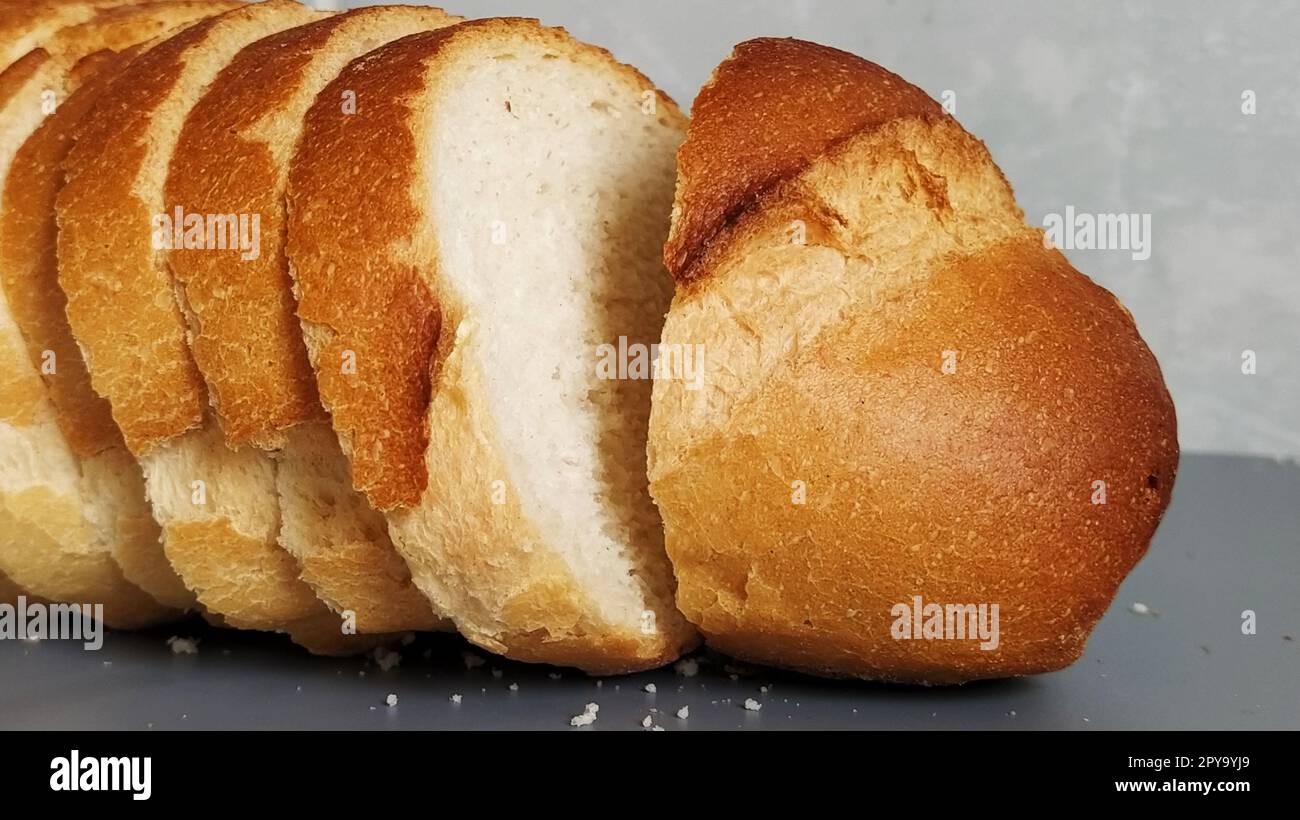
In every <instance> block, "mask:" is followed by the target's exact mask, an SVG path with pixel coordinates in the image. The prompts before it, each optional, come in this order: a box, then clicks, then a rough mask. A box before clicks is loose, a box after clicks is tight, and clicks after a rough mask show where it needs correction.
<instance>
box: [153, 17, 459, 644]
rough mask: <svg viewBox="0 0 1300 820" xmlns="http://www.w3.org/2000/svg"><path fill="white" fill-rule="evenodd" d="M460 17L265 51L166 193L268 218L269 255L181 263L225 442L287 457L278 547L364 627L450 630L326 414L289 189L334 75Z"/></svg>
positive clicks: (206, 255)
mask: <svg viewBox="0 0 1300 820" xmlns="http://www.w3.org/2000/svg"><path fill="white" fill-rule="evenodd" d="M457 19H458V18H454V17H451V16H449V15H447V14H445V13H443V12H442V11H440V10H438V9H430V8H418V7H411V6H390V7H372V8H365V9H359V10H357V11H353V12H350V13H347V14H341V15H337V16H335V17H331V18H328V19H325V20H321V21H318V22H315V23H312V24H310V25H306V26H300V27H298V28H294V29H290V30H288V31H285V32H281V33H279V34H276V35H273V36H271V37H267V38H265V39H263V40H261V41H259V42H257V43H254V44H253V45H251V46H249V47H248V48H246V49H244V50H243V51H241V52H240V53H239V54H238V55H237V56H236V57H235V59H234V60H233V61H232V62H231V64H230V65H229V66H227V67H226V68H225V69H223V70H222V72H221V74H220V75H219V76H218V77H217V78H216V80H215V81H214V82H213V83H212V85H211V86H210V87H209V89H208V91H207V93H206V94H205V95H204V97H203V98H202V99H201V100H199V102H198V103H197V104H196V105H195V106H194V109H193V110H192V111H191V112H190V114H189V116H188V117H187V118H186V121H185V126H184V128H183V129H182V131H181V135H180V140H179V143H178V147H177V150H176V152H175V154H174V158H173V160H172V165H171V171H170V173H169V176H168V180H167V186H166V197H165V201H166V202H167V204H168V206H169V207H171V208H175V207H181V208H182V209H183V211H184V212H186V213H199V214H232V215H237V214H257V215H258V218H259V220H260V226H261V242H260V248H259V254H258V255H257V256H256V258H252V259H242V258H241V255H240V253H239V251H237V250H235V251H231V252H227V253H213V252H211V251H207V250H185V249H173V250H172V251H171V252H170V253H169V255H168V261H169V264H170V267H171V271H172V274H173V276H174V277H175V279H176V281H177V282H178V283H179V284H180V285H181V286H182V288H181V289H180V291H179V292H180V293H181V294H182V296H183V297H184V301H185V309H184V313H185V315H186V316H187V317H188V318H189V323H190V337H189V338H190V340H191V344H190V348H191V350H192V351H193V353H194V359H195V362H196V363H197V365H198V368H199V370H200V372H201V373H202V374H203V377H204V379H205V381H206V383H207V385H208V388H209V391H210V394H211V397H212V405H213V408H214V410H215V413H216V415H217V417H218V419H219V421H220V425H221V429H222V431H223V432H224V433H225V436H226V440H227V442H228V443H229V444H230V445H231V446H235V447H238V446H242V445H247V444H252V445H254V446H256V447H260V448H263V449H268V450H278V451H280V452H279V454H278V456H277V459H278V467H277V470H276V484H277V487H278V490H279V498H280V512H281V516H282V519H283V523H282V527H281V530H280V534H279V536H280V543H281V544H282V545H283V546H284V547H285V549H287V550H288V551H289V552H290V553H292V554H293V556H294V557H296V558H297V559H298V561H299V562H300V563H301V565H302V571H303V572H302V574H303V578H304V579H305V580H306V581H307V582H308V583H309V584H310V585H311V587H312V588H313V589H314V590H315V591H316V593H317V595H318V596H319V597H320V598H321V599H322V600H323V601H325V602H326V603H327V604H329V606H330V607H331V608H332V609H334V610H335V611H338V612H345V611H350V612H353V613H355V614H356V619H357V627H358V629H359V631H361V632H388V631H401V630H407V629H433V628H436V627H440V626H443V625H445V622H444V621H443V620H442V619H440V618H439V617H437V616H436V615H435V613H434V611H433V609H432V607H431V606H430V604H429V602H428V601H427V600H426V599H425V598H424V596H423V595H422V594H421V593H420V591H419V590H418V589H417V588H416V587H415V585H414V584H413V583H412V582H411V577H410V572H409V571H408V570H407V569H406V565H405V563H404V562H403V561H402V559H401V558H400V557H399V556H398V555H397V553H396V552H395V551H394V549H393V545H392V542H391V541H390V540H389V537H388V531H387V526H386V525H385V523H384V519H383V516H381V515H380V514H379V513H377V512H375V511H374V510H373V509H371V508H369V506H368V504H367V503H366V501H365V499H364V497H362V496H361V495H360V494H359V493H357V492H356V491H354V490H353V489H352V485H351V475H350V473H349V471H348V465H347V461H346V460H345V458H344V457H343V453H342V451H341V450H340V449H339V445H338V442H337V439H336V438H335V436H334V433H333V430H332V429H331V428H330V426H329V418H328V416H327V414H326V413H325V411H324V408H323V407H322V406H321V403H320V397H319V396H318V395H317V391H316V382H315V377H314V375H313V374H312V371H311V365H310V364H309V363H308V360H307V350H306V348H305V347H304V344H303V340H302V331H301V328H300V326H299V323H298V317H297V315H296V314H295V302H294V298H293V293H292V291H291V283H290V280H289V273H288V268H287V262H286V260H285V257H284V250H283V244H282V237H283V234H284V188H285V182H286V178H287V176H288V169H289V161H290V160H291V159H292V157H293V151H294V148H295V146H296V145H297V143H298V139H299V136H300V134H301V129H302V119H303V115H304V114H305V113H306V111H307V108H308V106H310V105H311V103H312V101H313V100H315V98H316V95H317V94H318V93H319V92H320V90H321V88H323V87H324V85H325V84H326V83H327V82H328V81H329V80H331V79H333V78H334V77H335V76H336V75H337V74H338V73H339V71H340V70H341V69H342V68H343V67H344V66H345V65H347V64H348V63H349V62H351V61H352V60H353V59H354V58H356V57H359V56H361V55H362V54H364V53H366V52H368V51H371V50H372V49H374V48H376V47H377V46H379V45H382V44H383V43H385V42H388V41H391V40H395V39H398V38H400V37H404V36H406V35H409V34H413V33H416V32H419V31H425V30H430V29H437V28H440V27H442V26H446V25H449V24H451V23H453V22H456V20H457ZM346 103H347V101H346V100H345V99H342V98H340V99H339V100H336V104H337V105H339V106H343V105H345V104H346ZM366 103H367V101H364V100H363V101H360V104H361V105H362V106H364V105H365V104H366Z"/></svg>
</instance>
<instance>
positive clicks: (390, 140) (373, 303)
mask: <svg viewBox="0 0 1300 820" xmlns="http://www.w3.org/2000/svg"><path fill="white" fill-rule="evenodd" d="M461 25H465V24H463V23H462V24H461ZM458 28H459V26H453V27H451V28H449V29H444V30H443V31H440V32H433V33H430V34H421V35H415V36H413V37H409V38H407V39H405V40H403V41H401V42H398V43H390V44H389V45H387V46H385V47H383V48H381V49H379V50H377V51H376V52H372V53H371V54H370V55H367V56H366V57H364V58H362V60H360V61H358V62H356V63H353V64H352V65H351V66H349V67H348V68H347V69H345V70H344V72H343V73H342V74H340V75H339V77H338V78H336V79H335V80H334V81H332V82H331V83H330V84H329V85H328V86H326V87H325V89H324V90H323V91H322V92H321V93H320V95H319V96H318V97H317V102H316V104H315V105H313V106H312V107H311V109H310V110H309V111H308V112H307V116H306V118H305V120H304V126H303V135H302V140H301V141H300V143H299V146H298V152H297V154H296V155H295V158H294V161H293V165H292V167H291V169H290V172H289V183H288V189H287V192H286V202H287V208H288V236H287V241H286V245H285V247H286V253H287V255H288V258H289V264H290V266H291V271H292V273H293V277H294V282H295V284H296V287H297V291H298V316H299V317H300V318H301V320H302V321H303V322H304V323H307V324H308V325H311V326H315V327H318V328H321V329H322V333H323V334H324V337H325V338H324V344H323V345H322V346H321V347H320V348H319V349H318V350H314V351H313V365H314V367H315V371H316V378H317V381H318V384H319V386H320V394H321V397H322V399H324V401H325V405H326V406H327V407H328V408H329V410H330V413H331V415H332V418H333V423H334V429H335V431H336V432H337V433H338V434H339V438H340V440H341V441H342V442H343V445H344V451H345V452H346V453H347V454H348V457H349V460H350V461H351V463H352V481H353V484H354V486H355V487H356V488H357V489H358V490H359V491H361V492H364V493H365V494H366V495H367V497H368V498H369V499H370V502H371V503H372V504H373V505H374V506H375V507H376V508H377V509H381V510H387V509H392V508H394V507H397V506H409V505H411V504H414V503H416V502H417V501H419V498H420V493H421V491H422V490H423V489H424V485H425V482H426V475H425V467H424V448H425V445H426V442H427V441H428V433H427V431H426V430H425V429H424V428H425V420H424V410H425V408H426V406H427V405H428V401H429V388H430V379H429V376H430V369H431V367H432V363H433V351H434V345H435V343H436V341H437V338H438V329H439V318H440V317H439V314H438V306H437V304H436V302H435V301H434V297H433V294H432V293H430V292H429V289H428V287H427V286H426V285H425V284H424V282H423V281H422V279H421V277H420V273H419V269H420V266H421V265H422V264H424V261H423V257H426V256H427V255H429V251H430V250H431V249H426V248H414V247H412V246H411V240H412V236H411V233H410V232H411V231H412V230H414V229H415V227H416V226H418V225H419V224H420V222H421V212H420V206H419V204H418V203H416V202H413V201H412V198H411V190H412V180H413V175H414V174H415V172H416V164H417V161H418V160H417V154H416V146H415V137H414V129H412V128H410V127H409V125H408V122H409V120H410V118H411V117H412V116H413V113H412V111H411V110H410V108H409V107H408V105H407V100H408V99H410V98H413V97H415V96H416V95H417V94H418V93H419V92H420V90H421V89H422V87H423V85H424V81H425V79H424V72H423V68H422V66H423V64H424V62H425V61H426V60H427V59H429V57H430V55H431V53H432V51H433V50H434V49H435V48H436V45H435V44H436V43H440V42H442V41H443V40H444V39H445V38H446V37H448V36H450V35H449V33H450V32H454V31H455V30H456V29H458ZM358 65H365V66H367V70H357V68H356V67H357V66H358ZM345 90H347V91H351V92H353V93H355V95H356V100H357V113H356V115H354V116H345V115H341V113H340V110H339V103H338V101H339V100H340V99H342V95H343V92H344V91H345ZM357 145H369V146H382V150H370V151H361V152H358V151H356V150H355V146H357ZM339 214H347V215H348V218H347V219H339V218H338V215H339ZM376 248H388V249H390V250H388V251H387V252H386V253H384V252H380V253H375V252H374V249H376ZM353 362H355V369H352V368H350V367H345V364H348V365H350V364H352V363H353Z"/></svg>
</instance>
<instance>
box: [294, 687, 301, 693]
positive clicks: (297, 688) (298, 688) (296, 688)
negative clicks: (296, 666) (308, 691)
mask: <svg viewBox="0 0 1300 820" xmlns="http://www.w3.org/2000/svg"><path fill="white" fill-rule="evenodd" d="M294 691H297V692H301V691H302V687H301V686H298V687H295V689H294Z"/></svg>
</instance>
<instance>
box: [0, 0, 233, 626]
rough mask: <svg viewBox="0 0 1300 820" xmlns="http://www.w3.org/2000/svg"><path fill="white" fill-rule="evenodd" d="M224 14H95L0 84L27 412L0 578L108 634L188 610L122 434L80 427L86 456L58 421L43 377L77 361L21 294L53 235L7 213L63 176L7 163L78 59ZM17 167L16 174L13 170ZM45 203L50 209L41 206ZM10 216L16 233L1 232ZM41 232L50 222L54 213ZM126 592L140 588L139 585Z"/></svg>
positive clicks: (11, 272) (13, 458) (53, 168)
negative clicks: (74, 611) (70, 608)
mask: <svg viewBox="0 0 1300 820" xmlns="http://www.w3.org/2000/svg"><path fill="white" fill-rule="evenodd" d="M221 5H222V4H216V5H215V6H214V4H205V3H198V2H176V3H147V4H141V5H138V6H132V7H129V8H121V9H114V10H109V11H105V12H100V13H99V14H97V15H96V16H94V17H93V18H92V19H91V20H90V22H86V23H82V24H79V25H76V26H71V27H67V28H64V29H61V30H59V31H57V32H55V33H54V34H52V35H51V36H50V37H49V38H48V39H47V41H46V44H45V45H46V47H44V48H39V49H36V50H34V51H32V52H30V53H29V54H27V55H25V56H24V57H23V58H21V59H20V60H19V61H18V62H17V63H15V64H14V65H12V66H10V68H9V69H7V70H6V71H5V72H4V74H3V76H0V120H2V123H3V124H0V191H7V192H9V193H10V194H11V195H10V196H8V197H6V198H4V199H2V200H0V226H6V225H8V229H7V230H6V231H5V232H4V233H3V234H0V282H3V288H2V289H0V322H3V324H4V325H5V326H6V335H7V338H6V343H5V347H4V350H5V354H6V356H9V357H11V358H7V359H6V360H5V361H6V369H9V370H11V371H12V374H11V378H12V380H13V381H14V382H18V381H22V382H23V383H24V384H23V386H22V387H18V386H17V384H13V385H12V387H11V389H12V390H13V391H14V392H12V393H9V392H8V390H7V391H6V395H5V396H4V399H5V400H9V399H12V398H15V397H17V396H19V395H21V396H22V397H23V399H22V402H23V405H24V407H25V410H24V411H23V412H22V413H21V414H16V415H10V416H9V417H8V419H7V422H8V423H7V424H6V425H5V426H4V431H3V437H4V438H5V445H6V446H5V451H6V453H5V458H4V460H3V477H2V478H0V505H3V507H4V508H5V510H4V516H5V520H6V521H7V522H8V524H9V526H6V527H5V528H4V530H5V531H4V533H3V534H2V535H0V567H3V568H4V569H5V570H6V572H8V573H9V574H10V576H11V577H12V578H13V579H14V580H15V581H18V582H20V583H21V584H22V585H23V586H24V587H26V588H27V589H28V590H29V591H31V592H34V593H38V594H40V595H42V596H43V597H46V598H50V599H53V600H69V601H78V602H85V601H90V602H102V603H104V604H105V619H106V621H108V622H109V623H110V624H114V625H121V626H126V625H134V624H139V623H144V622H148V621H152V620H156V619H159V618H164V617H171V615H172V614H173V613H171V612H170V611H169V610H168V609H167V608H168V607H170V608H176V609H184V608H186V607H188V606H189V605H190V604H192V602H193V599H192V598H191V597H189V596H188V595H187V594H186V591H185V590H184V588H183V587H181V585H180V584H179V582H178V580H177V579H176V578H175V577H174V574H172V573H171V572H170V569H169V568H168V565H167V564H166V562H165V561H163V560H162V556H161V553H160V550H159V549H158V547H157V538H158V530H157V527H156V526H155V525H153V522H152V520H151V518H150V516H149V514H148V509H147V507H146V506H145V504H144V497H143V484H142V482H141V479H140V475H139V470H138V468H137V467H136V465H135V463H134V461H132V460H131V459H130V457H129V456H128V455H127V454H126V453H125V451H124V450H122V449H121V448H120V446H117V447H116V449H114V448H115V446H116V445H117V444H119V443H120V437H118V438H117V439H114V438H113V433H114V432H115V431H114V430H113V428H112V425H111V423H108V424H103V423H102V422H103V420H102V419H100V420H99V422H96V421H91V422H89V423H88V425H87V426H88V427H93V426H96V425H98V429H97V430H96V434H98V435H100V436H102V440H103V442H104V445H103V446H101V447H88V446H84V445H85V440H84V439H81V440H74V439H73V438H71V437H69V436H68V429H69V428H68V427H67V426H62V425H60V424H58V423H57V422H58V421H60V420H61V419H59V412H58V409H57V408H56V407H55V406H54V405H53V404H52V403H51V395H50V390H49V388H48V387H47V385H46V384H43V383H42V379H43V378H44V379H45V380H46V381H47V382H48V381H58V380H59V378H60V374H61V373H62V374H64V375H65V376H66V377H67V379H69V380H72V381H75V380H76V379H77V378H78V376H79V365H80V362H79V357H78V356H77V355H76V353H75V352H73V351H70V350H69V349H68V348H69V347H70V345H68V344H67V339H64V340H63V341H62V343H59V342H57V341H55V342H51V340H50V338H48V336H46V337H45V338H41V339H38V338H37V336H38V335H41V334H39V332H37V328H36V327H35V326H36V325H39V324H41V323H42V319H43V318H45V317H48V318H51V319H53V321H54V323H55V324H57V323H58V322H59V320H60V318H61V317H60V315H59V313H58V311H59V308H60V302H59V299H58V294H57V293H55V294H52V295H51V294H39V295H37V294H33V293H32V292H31V291H30V290H26V291H25V290H24V287H23V283H24V282H25V280H26V279H27V278H28V274H29V273H30V268H29V263H30V262H32V261H33V257H32V256H31V255H30V254H31V252H32V251H33V250H34V249H35V248H34V247H33V244H35V246H37V247H39V246H40V245H41V244H42V243H44V244H45V245H46V248H45V249H46V250H47V251H49V250H50V249H49V247H48V243H49V239H50V237H51V234H50V233H49V232H48V230H47V231H45V232H42V231H41V230H40V229H39V227H38V226H36V225H33V224H31V223H30V222H24V221H23V219H22V217H21V216H20V215H18V214H17V213H16V212H17V211H22V210H23V209H24V207H25V206H26V205H28V204H33V205H34V204H35V203H36V202H37V201H38V200H40V198H41V194H42V193H43V192H44V193H51V185H52V184H54V183H55V181H56V180H57V179H58V178H59V174H58V168H57V165H50V166H48V167H39V168H37V169H36V170H37V173H36V174H35V175H32V174H29V173H26V172H27V171H30V170H32V169H31V167H30V166H29V165H28V163H27V162H26V160H25V159H24V161H23V162H21V163H16V157H17V155H18V154H20V153H21V149H22V148H23V147H25V143H26V142H29V141H30V140H29V139H28V137H29V136H31V135H32V134H33V131H35V130H36V129H37V128H38V127H43V126H44V125H48V124H49V119H53V117H49V118H47V119H46V122H45V123H44V124H42V119H43V118H46V117H47V114H49V113H50V110H51V108H54V107H55V106H57V105H58V103H59V102H61V101H63V100H64V98H65V97H66V96H67V95H68V93H69V92H70V91H71V90H72V89H73V88H75V87H76V85H77V84H78V83H79V82H81V80H82V79H83V78H84V77H85V76H87V75H89V74H92V73H93V71H94V67H93V66H90V65H83V66H82V69H83V70H81V71H74V67H75V66H76V64H77V61H78V60H79V59H80V58H81V57H82V56H83V55H86V54H87V53H89V52H92V51H95V50H97V49H102V48H120V47H122V46H124V45H130V44H132V43H136V42H139V41H141V40H143V39H148V38H151V37H154V36H156V35H158V34H159V33H161V32H164V31H166V30H168V29H171V28H173V27H176V26H179V25H184V24H185V23H188V22H191V21H193V20H196V19H198V18H200V17H202V16H205V15H208V14H211V13H213V12H214V11H216V10H219V8H220V7H221ZM224 5H225V6H226V7H228V8H229V7H233V6H234V5H235V4H234V3H226V4H224ZM56 110H57V109H56ZM15 164H18V165H20V166H21V168H20V169H19V170H17V171H14V170H13V166H14V165H15ZM28 196H30V197H31V198H30V199H26V200H25V202H23V203H22V204H18V202H17V200H22V199H23V198H24V197H28ZM44 202H45V207H46V208H47V210H48V209H49V208H50V207H51V205H50V197H47V198H46V199H45V201H44ZM11 205H12V206H15V207H12V208H11V207H10V206H11ZM37 209H38V210H39V206H37ZM15 218H16V219H17V224H10V222H11V220H13V219H15ZM46 221H47V223H48V222H49V221H52V211H48V213H47V215H46ZM29 308H30V310H29ZM34 332H36V335H33V333H34ZM47 342H50V343H49V344H47ZM60 354H62V355H60ZM136 557H139V558H140V559H141V560H140V561H136V562H135V563H138V564H147V570H148V571H147V572H139V573H133V574H132V575H129V576H125V577H124V573H123V569H122V566H123V565H122V564H121V559H126V561H127V563H131V562H132V559H134V558H136ZM133 566H134V564H133ZM155 580H156V583H152V582H153V581H155ZM132 581H135V582H142V581H143V582H145V583H144V585H143V586H137V585H133V583H131V582H132ZM150 596H152V598H151V597H150ZM160 604H161V605H160Z"/></svg>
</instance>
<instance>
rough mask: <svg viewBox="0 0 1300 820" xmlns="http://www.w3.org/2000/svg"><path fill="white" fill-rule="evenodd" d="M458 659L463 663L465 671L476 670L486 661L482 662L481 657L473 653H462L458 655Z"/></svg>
mask: <svg viewBox="0 0 1300 820" xmlns="http://www.w3.org/2000/svg"><path fill="white" fill-rule="evenodd" d="M460 657H461V660H463V661H465V668H466V669H478V668H479V667H480V666H482V665H483V664H485V663H487V661H485V660H483V658H482V657H480V656H478V655H475V654H474V653H473V652H462V653H460Z"/></svg>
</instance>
